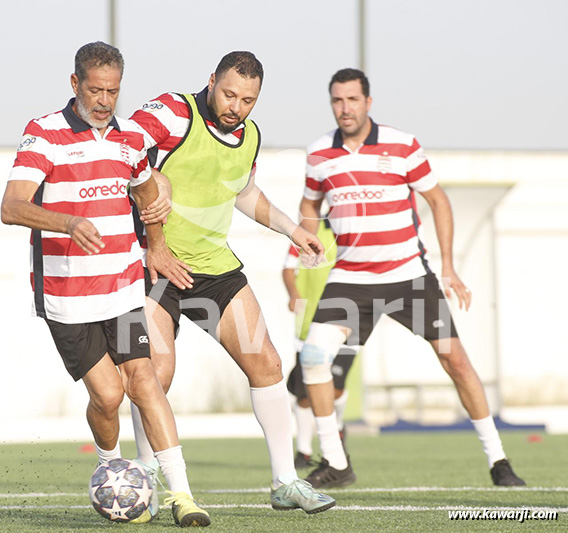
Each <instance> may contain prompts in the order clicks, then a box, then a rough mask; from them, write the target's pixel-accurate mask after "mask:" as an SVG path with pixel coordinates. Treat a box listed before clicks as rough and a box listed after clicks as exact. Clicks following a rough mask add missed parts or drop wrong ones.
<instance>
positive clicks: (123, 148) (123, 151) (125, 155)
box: [120, 143, 130, 164]
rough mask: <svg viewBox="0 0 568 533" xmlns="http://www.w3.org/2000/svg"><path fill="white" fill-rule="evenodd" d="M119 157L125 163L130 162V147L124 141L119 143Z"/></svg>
mask: <svg viewBox="0 0 568 533" xmlns="http://www.w3.org/2000/svg"><path fill="white" fill-rule="evenodd" d="M120 157H122V160H123V161H124V162H125V163H128V164H130V148H129V147H128V145H126V144H124V143H120Z"/></svg>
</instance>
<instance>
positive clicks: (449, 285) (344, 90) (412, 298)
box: [300, 69, 524, 487]
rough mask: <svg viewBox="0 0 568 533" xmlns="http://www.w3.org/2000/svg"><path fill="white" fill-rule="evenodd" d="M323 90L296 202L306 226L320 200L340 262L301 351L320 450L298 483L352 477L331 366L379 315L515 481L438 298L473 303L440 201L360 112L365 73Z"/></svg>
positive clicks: (387, 135)
mask: <svg viewBox="0 0 568 533" xmlns="http://www.w3.org/2000/svg"><path fill="white" fill-rule="evenodd" d="M329 92H330V95H331V107H332V110H333V113H334V115H335V119H336V121H337V125H338V129H336V130H334V131H332V132H330V133H328V134H326V135H324V136H323V137H321V138H319V139H318V140H316V141H315V142H314V143H312V144H311V145H310V146H309V148H308V163H307V176H306V187H305V190H304V197H303V199H302V202H301V205H300V211H301V214H302V217H303V221H302V225H303V226H304V227H305V228H306V229H307V230H309V231H312V232H315V231H316V229H317V226H318V221H319V218H320V206H321V204H322V201H323V200H324V199H325V200H326V201H327V203H328V204H329V206H330V213H329V220H330V222H331V226H332V228H333V230H334V233H335V235H336V239H337V262H336V264H335V267H334V268H333V269H332V270H331V272H330V275H329V278H328V281H327V285H326V288H325V290H324V292H323V294H322V297H321V300H320V304H319V307H318V310H317V311H316V314H315V316H314V319H313V322H312V325H311V327H310V331H309V333H308V337H307V339H306V341H305V343H304V346H303V349H302V352H301V354H300V360H301V363H302V371H303V376H304V383H305V384H306V387H307V390H308V394H309V397H310V402H311V405H312V409H313V411H314V415H315V418H316V426H317V431H318V435H319V437H320V444H321V449H322V453H323V459H322V462H321V463H320V465H319V466H318V467H317V468H316V469H315V470H314V471H313V472H311V473H310V474H309V475H308V477H307V480H308V481H309V482H311V483H312V485H314V486H315V487H336V486H345V485H349V484H350V483H353V482H354V481H355V479H356V476H355V474H354V472H353V468H352V466H351V462H350V459H349V457H347V456H346V454H345V452H344V449H343V446H342V444H341V440H340V438H339V432H338V428H337V421H336V415H335V412H334V408H333V400H334V393H333V382H332V375H331V371H330V369H331V364H332V362H333V359H334V357H335V356H336V354H337V352H338V350H339V349H340V347H341V346H342V345H343V344H344V343H346V344H347V345H352V346H358V345H363V344H365V342H366V340H367V339H368V337H369V335H370V334H371V332H372V330H373V327H374V326H375V324H376V323H377V321H378V319H379V317H380V315H381V314H383V313H384V314H388V315H389V316H390V317H391V318H393V319H394V320H396V321H397V322H399V323H400V324H402V325H403V326H405V327H407V328H408V329H410V330H411V331H412V332H413V333H415V334H416V335H420V336H422V337H423V338H424V339H426V340H427V341H428V342H429V343H430V344H431V345H432V347H433V348H434V350H435V352H436V354H437V355H438V358H439V359H440V363H441V364H442V366H443V368H444V370H446V372H447V373H448V374H449V376H450V377H451V378H452V380H453V382H454V384H455V386H456V388H457V391H458V394H459V397H460V400H461V402H462V404H463V406H464V407H465V409H466V410H467V412H468V413H469V415H470V418H471V421H472V423H473V426H474V427H475V429H476V431H477V433H478V435H479V438H480V440H481V442H482V444H483V449H484V451H485V453H486V455H487V459H488V463H489V467H490V473H491V478H492V480H493V483H494V484H495V485H505V486H507V485H524V481H523V480H521V479H520V478H519V477H517V476H516V475H515V473H514V472H513V470H512V468H511V466H510V463H509V462H508V460H507V458H506V456H505V452H504V451H503V446H502V444H501V439H500V437H499V434H498V432H497V429H496V427H495V423H494V421H493V418H492V417H491V415H490V412H489V407H488V404H487V400H486V397H485V392H484V390H483V386H482V384H481V381H480V379H479V377H478V376H477V373H476V372H475V370H474V368H473V366H472V365H471V363H470V361H469V358H468V356H467V354H466V352H465V350H464V347H463V345H462V344H461V342H460V339H459V338H458V334H457V331H456V329H455V327H454V324H453V321H452V317H451V313H450V310H449V307H448V304H447V302H446V300H445V297H444V293H445V295H446V296H447V297H451V290H453V291H454V292H455V294H456V295H457V298H458V301H459V305H460V308H461V307H462V306H463V307H465V309H466V310H467V309H468V308H469V306H470V303H471V293H470V291H469V289H467V288H466V287H465V285H464V284H463V282H462V281H461V280H460V278H459V277H458V275H457V274H456V272H455V270H454V266H453V259H452V240H453V220H452V210H451V206H450V203H449V201H448V198H447V196H446V194H445V193H444V191H443V190H442V188H441V187H440V185H438V183H437V182H436V179H435V177H434V175H433V174H432V172H431V169H430V165H429V163H428V161H427V159H426V157H425V155H424V152H423V150H422V148H421V147H420V145H419V144H418V142H417V141H416V139H415V138H414V137H413V136H412V135H410V134H408V133H404V132H402V131H400V130H397V129H395V128H392V127H389V126H383V125H378V124H376V123H375V122H373V120H372V119H371V118H370V117H369V115H368V113H369V111H370V108H371V102H372V99H371V97H370V95H369V81H368V79H367V77H366V76H365V74H364V73H363V72H361V71H360V70H356V69H343V70H340V71H338V72H337V73H336V74H335V75H334V76H333V77H332V79H331V82H330V84H329ZM416 192H418V193H420V194H421V195H422V196H423V197H424V198H425V199H426V201H427V203H428V205H429V206H430V208H431V209H432V213H433V216H434V222H435V225H436V232H437V236H438V242H439V245H440V249H441V253H442V280H443V282H444V288H443V289H442V288H441V287H440V285H439V282H438V280H437V278H436V276H435V275H434V273H433V272H432V271H431V269H430V267H429V265H428V260H427V257H426V249H425V247H424V244H423V241H422V235H421V227H420V219H419V217H418V213H417V211H416V203H415V193H416Z"/></svg>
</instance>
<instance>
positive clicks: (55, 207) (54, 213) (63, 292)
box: [2, 42, 209, 525]
mask: <svg viewBox="0 0 568 533" xmlns="http://www.w3.org/2000/svg"><path fill="white" fill-rule="evenodd" d="M123 69H124V61H123V58H122V55H121V54H120V52H119V50H118V49H116V48H114V47H112V46H110V45H108V44H106V43H102V42H95V43H89V44H86V45H84V46H83V47H81V48H80V49H79V50H78V51H77V54H76V56H75V72H74V73H73V74H72V75H71V85H72V88H73V92H74V93H75V98H73V99H71V100H70V101H69V103H68V104H67V106H66V107H65V108H64V109H63V110H62V111H58V112H55V113H51V114H49V115H46V116H44V117H42V118H39V119H34V120H32V121H31V122H30V123H29V124H28V126H27V127H26V130H25V132H24V137H23V139H22V142H21V143H20V145H19V147H18V153H17V157H16V161H15V163H14V167H13V169H12V171H11V174H10V179H9V183H8V186H7V188H6V192H5V194H4V199H3V202H2V221H3V222H4V223H5V224H18V225H22V226H27V227H29V228H31V229H32V286H33V289H34V314H35V315H36V316H39V317H42V318H44V319H45V320H46V322H47V324H48V326H49V329H50V331H51V335H52V337H53V339H54V341H55V344H56V346H57V349H58V351H59V353H60V354H61V357H62V359H63V362H64V364H65V367H66V369H67V371H68V372H69V374H71V376H72V377H73V379H75V381H78V380H80V379H81V380H83V382H84V384H85V386H86V388H87V390H88V392H89V397H90V400H89V405H88V407H87V419H88V421H89V425H90V427H91V429H92V431H93V436H94V439H95V443H96V449H97V453H98V456H99V461H100V462H101V463H103V462H106V461H109V460H111V459H115V458H119V457H120V456H121V453H120V445H119V442H118V433H119V420H118V408H119V406H120V404H121V402H122V400H123V397H124V393H125V391H126V392H127V394H128V396H129V397H130V398H131V400H132V401H133V402H135V403H136V405H137V406H138V407H139V409H140V411H141V412H142V414H143V420H144V427H145V428H146V431H147V433H148V438H149V439H150V442H151V444H152V448H153V450H154V453H155V455H156V458H157V459H158V462H159V464H160V466H161V468H162V471H163V473H164V475H165V477H166V480H167V482H168V485H169V488H170V490H171V491H172V492H173V496H172V499H171V501H172V503H173V509H174V516H175V518H176V521H179V522H182V525H191V524H192V523H193V522H199V525H208V524H209V517H208V515H207V513H206V512H205V511H203V510H201V509H199V508H198V507H197V506H196V505H195V504H194V503H193V499H192V498H191V491H190V488H189V482H188V480H187V475H186V472H185V462H184V459H183V455H182V451H181V446H180V444H179V439H178V435H177V430H176V427H175V421H174V417H173V413H172V410H171V408H170V405H169V403H168V401H167V399H166V396H165V394H164V392H163V390H162V387H161V386H160V383H159V381H158V379H157V377H156V373H155V371H154V368H153V366H152V363H151V360H150V348H149V342H148V334H147V328H146V322H145V319H144V311H143V309H142V307H143V306H144V300H145V293H144V272H143V267H142V261H141V251H140V247H139V244H138V241H137V238H136V235H135V232H134V224H133V220H132V214H131V205H130V200H129V195H128V187H130V190H131V191H132V195H133V196H134V198H135V200H136V203H137V204H138V206H139V207H140V209H141V210H142V212H143V213H144V214H145V218H146V221H147V222H148V221H149V220H152V219H153V220H155V222H154V223H148V224H147V226H146V227H147V234H148V244H149V249H148V255H149V258H150V257H151V258H152V259H151V261H152V262H153V265H154V266H155V267H156V268H158V269H159V270H160V271H161V272H162V273H167V274H166V275H168V276H170V277H171V279H172V281H173V282H174V283H176V284H177V285H179V286H182V287H183V286H184V285H186V284H188V283H190V282H191V278H190V276H189V274H188V273H187V271H186V269H188V268H189V267H187V266H186V265H185V264H184V263H182V262H181V261H179V260H176V259H174V258H173V257H172V255H171V253H170V252H169V250H168V249H167V247H166V245H165V241H164V237H163V234H162V229H161V224H160V223H159V222H160V219H161V218H162V217H163V215H164V211H163V209H162V207H160V205H161V202H160V201H157V202H156V199H157V197H158V189H157V186H156V182H155V180H154V178H153V177H152V172H151V168H150V166H149V164H148V157H147V153H146V149H145V148H144V138H143V134H142V133H141V132H140V130H139V129H138V127H137V126H136V124H134V123H132V122H130V121H127V120H123V119H120V118H118V117H116V116H115V115H114V110H115V106H116V101H117V98H118V95H119V91H120V82H121V79H122V74H123ZM164 203H165V202H164ZM117 367H118V368H117ZM152 476H153V477H155V473H154V472H152ZM156 489H157V488H156ZM154 495H155V496H154V501H152V502H151V505H150V510H148V509H147V510H146V511H145V512H144V514H143V515H142V516H140V517H139V518H137V519H136V520H135V521H136V522H146V521H149V520H150V519H151V518H152V514H155V512H156V511H157V507H158V501H157V490H155V491H154ZM187 502H190V504H191V505H188V503H187ZM179 507H183V508H184V509H186V510H187V509H188V508H189V507H191V510H190V511H189V512H186V513H185V515H186V516H177V515H176V509H177V508H179ZM178 515H179V511H178Z"/></svg>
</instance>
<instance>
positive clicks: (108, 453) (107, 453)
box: [95, 442, 122, 464]
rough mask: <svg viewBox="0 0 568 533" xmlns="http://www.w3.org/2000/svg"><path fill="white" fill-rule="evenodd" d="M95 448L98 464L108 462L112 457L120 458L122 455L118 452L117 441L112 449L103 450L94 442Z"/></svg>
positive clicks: (118, 443)
mask: <svg viewBox="0 0 568 533" xmlns="http://www.w3.org/2000/svg"><path fill="white" fill-rule="evenodd" d="M95 449H96V450H97V455H98V456H99V464H102V463H108V462H109V461H111V460H112V459H120V458H121V457H122V455H121V454H120V442H117V443H116V446H115V447H114V449H112V450H103V449H102V448H99V445H98V444H97V443H96V442H95Z"/></svg>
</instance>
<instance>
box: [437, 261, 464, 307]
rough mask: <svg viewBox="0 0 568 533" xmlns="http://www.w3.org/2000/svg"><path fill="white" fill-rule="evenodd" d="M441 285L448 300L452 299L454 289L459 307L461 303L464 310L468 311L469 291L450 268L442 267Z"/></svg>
mask: <svg viewBox="0 0 568 533" xmlns="http://www.w3.org/2000/svg"><path fill="white" fill-rule="evenodd" d="M442 285H443V286H444V293H445V294H446V296H447V298H448V300H451V299H452V291H451V289H453V290H454V292H455V293H456V296H457V297H458V302H459V305H460V309H461V308H462V305H463V306H464V307H465V310H466V311H469V306H470V305H471V291H470V290H469V289H468V288H467V287H466V286H465V285H464V283H463V281H462V280H461V279H460V278H459V276H458V275H457V274H456V273H455V271H454V270H453V269H451V268H442Z"/></svg>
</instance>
